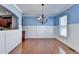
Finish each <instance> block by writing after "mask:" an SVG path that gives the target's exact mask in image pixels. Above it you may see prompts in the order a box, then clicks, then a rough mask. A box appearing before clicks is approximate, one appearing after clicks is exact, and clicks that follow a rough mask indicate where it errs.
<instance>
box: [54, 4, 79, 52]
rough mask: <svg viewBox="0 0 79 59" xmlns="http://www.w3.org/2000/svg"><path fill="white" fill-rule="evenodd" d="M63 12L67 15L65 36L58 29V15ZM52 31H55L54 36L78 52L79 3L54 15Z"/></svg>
mask: <svg viewBox="0 0 79 59" xmlns="http://www.w3.org/2000/svg"><path fill="white" fill-rule="evenodd" d="M65 14H67V15H68V37H67V38H63V37H61V36H60V35H59V31H58V29H59V28H58V22H59V17H60V16H62V15H65ZM54 32H55V37H56V38H57V39H58V40H60V41H62V42H64V43H65V44H66V45H68V46H70V47H71V48H73V49H75V50H76V51H78V52H79V5H74V6H73V7H71V8H70V9H68V10H66V11H64V12H63V13H61V14H60V15H58V16H56V20H55V28H54Z"/></svg>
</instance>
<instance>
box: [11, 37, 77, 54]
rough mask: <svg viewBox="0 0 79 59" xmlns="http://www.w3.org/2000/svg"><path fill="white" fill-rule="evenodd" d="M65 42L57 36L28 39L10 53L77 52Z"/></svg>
mask: <svg viewBox="0 0 79 59" xmlns="http://www.w3.org/2000/svg"><path fill="white" fill-rule="evenodd" d="M76 53H77V52H76V51H74V50H71V49H69V48H68V46H66V45H65V44H63V43H61V42H60V41H58V40H57V39H55V38H32V39H26V40H25V41H23V42H22V43H21V44H20V45H19V46H17V47H16V48H15V49H14V50H12V51H11V52H10V54H76Z"/></svg>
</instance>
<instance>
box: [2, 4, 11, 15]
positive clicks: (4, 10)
mask: <svg viewBox="0 0 79 59" xmlns="http://www.w3.org/2000/svg"><path fill="white" fill-rule="evenodd" d="M0 15H11V13H10V12H9V11H8V10H7V9H5V8H4V7H2V6H1V5H0Z"/></svg>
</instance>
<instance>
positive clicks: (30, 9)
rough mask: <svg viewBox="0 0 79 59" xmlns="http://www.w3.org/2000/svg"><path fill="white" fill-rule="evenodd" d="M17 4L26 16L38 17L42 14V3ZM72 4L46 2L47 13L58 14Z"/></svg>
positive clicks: (47, 14)
mask: <svg viewBox="0 0 79 59" xmlns="http://www.w3.org/2000/svg"><path fill="white" fill-rule="evenodd" d="M17 6H18V7H19V8H20V9H21V10H22V11H23V15H25V16H34V17H35V16H36V17H37V16H40V15H41V4H17ZM72 6H73V5H72V4H45V8H44V11H45V15H46V16H56V15H58V14H60V13H62V12H63V11H65V10H67V9H68V8H70V7H72Z"/></svg>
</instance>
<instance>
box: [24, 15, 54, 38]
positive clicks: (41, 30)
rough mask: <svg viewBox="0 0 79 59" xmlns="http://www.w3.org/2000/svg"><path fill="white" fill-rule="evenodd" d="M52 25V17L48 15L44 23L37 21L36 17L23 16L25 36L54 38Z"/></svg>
mask: <svg viewBox="0 0 79 59" xmlns="http://www.w3.org/2000/svg"><path fill="white" fill-rule="evenodd" d="M53 27H54V18H53V17H49V18H48V21H47V23H45V24H41V23H39V22H38V21H37V17H26V16H24V17H23V30H25V38H54V33H53Z"/></svg>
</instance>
